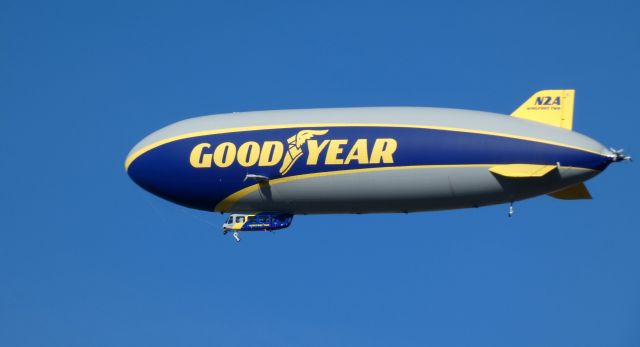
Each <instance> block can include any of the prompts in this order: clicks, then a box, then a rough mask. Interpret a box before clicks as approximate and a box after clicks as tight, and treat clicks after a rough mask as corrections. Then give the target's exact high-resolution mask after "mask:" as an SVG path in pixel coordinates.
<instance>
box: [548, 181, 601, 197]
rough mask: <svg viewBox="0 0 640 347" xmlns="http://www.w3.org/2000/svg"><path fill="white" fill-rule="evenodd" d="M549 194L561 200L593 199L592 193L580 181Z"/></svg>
mask: <svg viewBox="0 0 640 347" xmlns="http://www.w3.org/2000/svg"><path fill="white" fill-rule="evenodd" d="M549 196H552V197H554V198H556V199H561V200H581V199H591V194H590V193H589V190H588V189H587V187H586V186H585V185H584V183H578V184H576V185H573V186H571V187H568V188H565V189H563V190H560V191H557V192H553V193H551V194H549Z"/></svg>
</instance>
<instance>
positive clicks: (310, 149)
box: [189, 129, 398, 176]
mask: <svg viewBox="0 0 640 347" xmlns="http://www.w3.org/2000/svg"><path fill="white" fill-rule="evenodd" d="M328 132H329V130H328V129H324V130H312V129H307V130H300V131H299V132H298V133H296V134H295V135H293V136H291V137H289V138H288V139H287V143H286V144H285V143H283V142H281V141H263V142H262V143H258V142H256V141H247V142H244V143H242V144H240V145H239V146H236V144H234V143H232V142H223V143H220V144H217V145H216V146H215V148H214V147H213V146H212V145H211V143H208V142H203V143H200V144H197V145H196V146H194V147H193V149H192V150H191V153H190V155H189V163H190V164H191V166H192V167H194V168H197V169H206V168H228V167H230V166H231V165H233V164H235V163H237V164H239V165H240V166H242V167H253V166H262V167H266V166H276V165H280V169H279V172H280V174H281V175H283V176H284V175H286V174H287V173H288V172H289V171H290V170H291V168H292V167H293V165H294V164H295V163H296V162H297V161H298V159H300V158H301V157H302V156H303V155H304V154H305V153H306V154H307V160H306V163H305V164H306V165H308V166H315V165H318V163H322V164H324V165H347V164H351V163H358V164H381V163H382V164H393V154H394V153H395V151H396V149H397V148H398V142H397V141H396V140H395V139H392V138H376V139H375V140H373V141H371V142H372V143H371V144H370V143H369V142H370V141H369V139H367V138H358V139H356V140H355V141H351V140H349V139H321V140H318V139H315V137H320V136H324V135H326V134H327V133H328ZM285 147H286V149H287V150H286V153H285ZM305 149H306V151H305Z"/></svg>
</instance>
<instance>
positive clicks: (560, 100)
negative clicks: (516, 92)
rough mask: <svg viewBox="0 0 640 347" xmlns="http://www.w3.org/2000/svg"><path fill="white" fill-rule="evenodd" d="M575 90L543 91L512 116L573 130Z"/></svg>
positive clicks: (534, 95)
mask: <svg viewBox="0 0 640 347" xmlns="http://www.w3.org/2000/svg"><path fill="white" fill-rule="evenodd" d="M574 96H575V90H573V89H564V90H541V91H539V92H537V93H535V94H533V96H531V97H530V98H529V100H527V101H526V102H525V103H524V104H522V105H521V106H520V107H518V109H517V110H515V111H514V112H513V113H512V114H511V116H513V117H517V118H522V119H528V120H531V121H534V122H540V123H544V124H549V125H553V126H557V127H561V128H565V129H569V130H571V129H572V128H573V98H574Z"/></svg>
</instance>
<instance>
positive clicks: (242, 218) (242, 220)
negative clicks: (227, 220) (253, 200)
mask: <svg viewBox="0 0 640 347" xmlns="http://www.w3.org/2000/svg"><path fill="white" fill-rule="evenodd" d="M242 222H244V217H236V223H242Z"/></svg>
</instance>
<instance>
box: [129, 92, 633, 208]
mask: <svg viewBox="0 0 640 347" xmlns="http://www.w3.org/2000/svg"><path fill="white" fill-rule="evenodd" d="M572 111H573V91H570V90H569V91H567V90H560V91H542V92H539V93H537V94H535V95H534V96H533V97H531V98H530V99H529V100H528V101H527V102H526V103H525V104H523V105H522V106H521V107H520V108H519V109H518V110H516V112H514V113H513V114H512V117H509V116H506V115H498V114H492V113H486V112H477V111H466V110H455V109H443V108H418V107H376V108H337V109H313V110H285V111H260V112H246V113H237V114H225V115H216V116H205V117H198V118H192V119H188V120H185V121H182V122H178V123H175V124H173V125H170V126H168V127H166V128H163V129H161V130H159V131H157V132H155V133H153V134H151V135H150V136H148V137H147V138H145V139H144V140H143V141H141V142H140V143H139V144H138V145H136V146H135V147H134V149H133V150H132V151H131V153H130V154H129V156H128V158H127V161H126V164H125V166H126V168H127V171H128V173H129V175H130V176H131V178H132V179H133V180H134V181H135V182H136V183H138V184H139V185H140V186H142V187H143V188H144V189H146V190H148V191H150V192H152V193H154V194H156V195H158V196H160V197H162V198H165V199H167V200H169V201H173V202H175V203H178V204H181V205H185V206H188V207H192V208H197V209H202V210H208V211H220V212H245V213H255V212H260V211H271V212H281V213H288V214H311V213H376V212H414V211H429V210H444V209H454V208H470V207H480V206H485V205H491V204H498V203H504V202H513V201H517V200H522V199H526V198H529V197H533V196H537V195H542V194H551V195H552V196H555V197H558V198H564V199H579V198H588V197H590V195H589V193H588V191H587V190H586V188H585V187H584V185H582V182H583V181H585V180H588V179H590V178H592V177H593V176H595V175H597V174H598V173H600V172H601V171H602V170H604V169H605V168H606V167H607V165H609V164H610V163H611V162H612V161H616V160H618V159H624V158H625V157H624V156H621V155H619V154H617V153H613V152H611V151H609V150H607V149H606V148H605V147H604V146H602V145H601V144H600V143H598V142H596V141H594V140H592V139H590V138H588V137H586V136H584V135H581V134H579V133H576V132H573V131H571V126H572Z"/></svg>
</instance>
